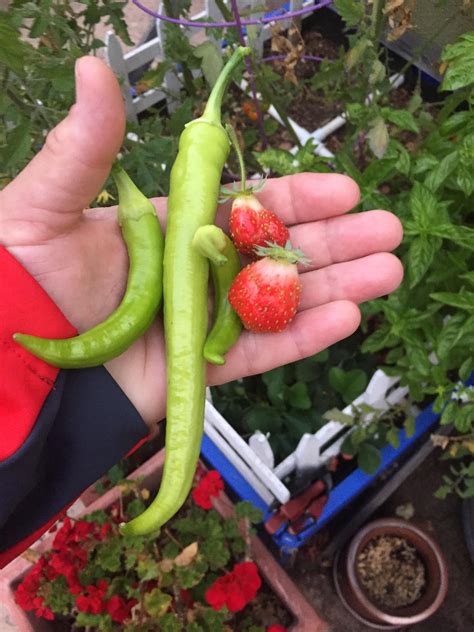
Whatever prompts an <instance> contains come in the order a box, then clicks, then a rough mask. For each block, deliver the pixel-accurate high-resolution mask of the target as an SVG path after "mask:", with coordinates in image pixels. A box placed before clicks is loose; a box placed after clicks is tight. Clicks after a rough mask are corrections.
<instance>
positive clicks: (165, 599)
mask: <svg viewBox="0 0 474 632" xmlns="http://www.w3.org/2000/svg"><path fill="white" fill-rule="evenodd" d="M172 601H173V598H172V597H171V595H167V594H166V593H164V592H162V591H161V590H160V589H159V588H154V589H153V590H152V591H150V592H147V593H145V596H144V598H143V604H144V606H145V610H146V611H147V612H148V614H149V615H150V616H152V617H153V618H156V619H161V617H162V616H163V615H164V614H165V612H167V611H168V610H169V608H170V606H171V603H172Z"/></svg>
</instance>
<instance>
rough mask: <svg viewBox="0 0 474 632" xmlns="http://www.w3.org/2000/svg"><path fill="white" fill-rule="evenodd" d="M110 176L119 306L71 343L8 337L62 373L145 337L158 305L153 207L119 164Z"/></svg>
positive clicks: (157, 232)
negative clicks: (125, 260) (118, 247)
mask: <svg viewBox="0 0 474 632" xmlns="http://www.w3.org/2000/svg"><path fill="white" fill-rule="evenodd" d="M112 175H113V177H114V180H115V183H116V185H117V189H118V195H119V207H118V220H119V224H120V227H121V231H122V235H123V239H124V241H125V243H126V246H127V252H128V257H129V272H128V280H127V287H126V289H125V294H124V296H123V298H122V301H121V303H120V305H119V306H118V307H117V309H116V310H115V311H114V312H113V313H112V314H111V315H110V316H109V317H108V318H107V319H106V320H104V321H103V322H101V323H99V324H98V325H97V326H96V327H93V328H92V329H89V330H88V331H86V332H84V333H82V334H80V335H79V336H74V337H73V338H61V339H49V338H40V337H37V336H30V335H27V334H19V333H16V334H14V335H13V338H14V339H15V340H16V342H18V343H19V344H20V345H21V346H22V347H25V349H28V351H31V353H33V354H34V355H35V356H37V357H38V358H42V359H43V360H45V361H46V362H48V363H49V364H52V365H53V366H57V367H60V368H63V369H71V368H83V367H91V366H98V365H100V364H103V363H104V362H107V361H108V360H111V359H112V358H115V357H116V356H118V355H120V354H121V353H123V352H124V351H125V350H126V349H127V348H128V347H129V346H130V345H131V344H132V343H133V342H134V341H135V340H136V339H137V338H140V336H142V335H143V334H144V333H145V331H146V330H147V329H148V327H149V326H150V325H151V323H152V322H153V319H154V318H155V316H156V313H157V311H158V309H159V307H160V304H161V298H162V286H163V249H164V239H163V233H162V230H161V227H160V223H159V221H158V219H157V216H156V211H155V207H154V206H153V204H152V203H151V202H150V201H149V200H148V199H147V198H146V197H145V196H144V195H143V193H141V192H140V191H139V190H138V188H137V187H136V186H135V185H134V184H133V182H132V181H131V180H130V178H129V177H128V175H127V174H126V173H125V171H124V170H123V169H122V168H121V167H120V166H119V165H118V164H116V165H114V167H113V169H112Z"/></svg>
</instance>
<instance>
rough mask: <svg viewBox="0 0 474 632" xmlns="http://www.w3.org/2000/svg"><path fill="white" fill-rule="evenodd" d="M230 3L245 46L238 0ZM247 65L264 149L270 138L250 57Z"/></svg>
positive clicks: (240, 38)
mask: <svg viewBox="0 0 474 632" xmlns="http://www.w3.org/2000/svg"><path fill="white" fill-rule="evenodd" d="M230 4H231V7H232V13H233V15H234V18H235V21H236V23H237V28H238V31H239V40H240V44H241V46H245V37H244V33H243V31H242V20H241V19H240V13H239V7H238V5H237V0H231V2H230ZM245 67H246V68H247V72H248V75H249V86H250V90H251V92H252V99H253V102H254V105H255V111H256V113H257V123H258V131H259V134H260V139H261V141H262V149H266V148H267V147H268V138H267V135H266V134H265V126H264V123H263V113H262V108H261V107H260V103H259V100H258V98H257V89H256V87H255V76H254V74H253V69H252V63H251V61H250V59H249V58H248V57H246V58H245Z"/></svg>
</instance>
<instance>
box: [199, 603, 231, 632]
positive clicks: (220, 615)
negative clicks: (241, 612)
mask: <svg viewBox="0 0 474 632" xmlns="http://www.w3.org/2000/svg"><path fill="white" fill-rule="evenodd" d="M200 614H201V618H202V620H203V623H205V625H206V630H209V632H211V631H212V632H224V630H225V627H224V626H225V620H226V619H227V614H228V613H227V609H226V608H223V609H222V610H217V611H216V610H213V609H212V608H203V609H202V610H201V612H200Z"/></svg>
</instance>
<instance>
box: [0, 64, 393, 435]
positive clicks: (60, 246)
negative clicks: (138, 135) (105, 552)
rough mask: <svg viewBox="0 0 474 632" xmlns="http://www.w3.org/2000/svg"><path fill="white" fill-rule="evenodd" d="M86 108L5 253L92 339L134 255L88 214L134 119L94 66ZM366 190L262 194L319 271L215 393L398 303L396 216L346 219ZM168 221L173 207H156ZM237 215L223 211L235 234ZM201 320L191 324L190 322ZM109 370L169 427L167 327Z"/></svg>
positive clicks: (54, 146)
mask: <svg viewBox="0 0 474 632" xmlns="http://www.w3.org/2000/svg"><path fill="white" fill-rule="evenodd" d="M76 85H77V98H76V104H75V105H74V106H73V107H72V108H71V111H70V113H69V115H68V116H67V118H66V119H65V120H64V121H62V122H61V123H60V124H59V125H58V127H56V128H55V129H54V130H52V131H51V132H50V134H49V136H48V138H47V141H46V143H45V145H44V147H43V148H42V150H41V151H40V152H39V154H38V155H37V156H36V157H35V158H34V159H33V160H32V161H31V163H30V164H29V165H28V166H27V167H26V168H25V170H24V171H23V172H22V173H21V174H20V175H19V176H18V177H17V178H16V179H15V180H14V181H13V182H11V183H10V184H9V185H8V186H7V187H6V188H5V189H4V190H3V191H1V192H0V243H1V244H2V245H4V246H5V247H6V248H7V249H8V250H9V251H10V252H11V253H12V254H13V255H14V256H15V257H16V258H17V259H18V260H19V261H20V262H21V263H22V264H23V265H24V266H25V268H26V269H27V270H28V271H29V272H30V273H31V274H32V275H33V276H34V277H35V278H36V280H37V281H38V282H39V283H40V284H41V285H42V287H43V288H44V289H45V290H46V291H47V292H48V294H49V295H50V296H51V298H52V299H53V300H54V301H55V303H56V304H57V305H58V306H59V307H60V308H61V309H62V311H63V313H64V314H65V315H66V317H67V318H68V319H69V321H70V322H71V323H72V324H73V325H74V326H75V327H76V328H77V329H78V330H79V331H80V332H82V331H85V330H87V329H89V328H90V327H92V326H94V325H96V324H97V323H99V322H100V321H101V320H103V319H104V318H106V317H107V316H108V315H109V314H110V313H111V312H112V311H113V310H114V309H115V307H116V306H117V305H118V303H119V301H120V299H121V297H122V295H123V291H124V289H125V284H126V279H127V266H128V261H127V254H126V250H125V246H124V243H123V240H122V238H121V235H120V230H119V228H118V225H117V221H116V209H115V207H111V208H108V209H87V207H88V206H89V204H90V203H91V201H92V200H94V199H95V197H96V196H97V193H98V192H99V191H100V190H101V188H102V186H103V183H104V182H105V180H106V178H107V176H108V173H109V171H110V167H111V164H112V161H113V159H114V158H115V157H116V155H117V152H118V151H119V148H120V146H121V143H122V140H123V134H124V126H125V116H124V108H123V102H122V96H121V94H120V88H119V86H118V83H117V81H116V79H115V77H114V75H113V73H112V72H111V71H110V70H109V69H108V68H107V66H106V65H105V64H104V63H103V62H101V61H100V60H99V59H96V58H93V57H84V58H82V59H81V60H80V61H79V62H78V64H77V66H76ZM358 196H359V191H358V188H357V185H356V184H355V183H354V182H353V181H352V180H351V179H350V178H348V177H346V176H343V175H337V174H298V175H295V176H289V177H284V178H278V179H274V180H270V181H268V182H267V184H266V185H265V187H264V190H263V191H262V192H261V193H260V194H259V198H260V200H261V201H262V203H263V204H264V205H266V206H267V207H268V208H271V209H272V210H274V211H275V212H276V213H277V214H278V215H279V216H280V217H281V218H282V220H283V221H284V222H285V223H286V224H287V225H288V226H290V234H291V242H292V244H293V245H294V246H296V247H299V248H301V249H302V250H303V251H304V253H305V254H306V256H307V257H309V258H310V259H311V264H310V266H308V267H306V268H305V269H304V271H302V272H303V273H302V276H301V279H302V284H303V293H302V301H301V305H300V308H299V312H298V314H297V316H296V318H295V320H294V321H293V322H292V323H291V325H290V326H289V327H288V328H287V329H286V330H285V331H284V332H283V333H281V334H258V335H256V334H250V333H249V332H244V333H243V334H242V335H241V337H240V340H239V342H238V343H237V345H236V346H235V347H234V348H233V349H231V351H230V352H229V353H228V354H227V361H226V364H225V365H224V366H222V367H214V366H210V367H209V371H208V379H209V383H210V384H216V383H222V382H227V381H230V380H232V379H236V378H237V377H242V376H245V375H250V374H254V373H261V372H263V371H267V370H269V369H271V368H273V367H276V366H279V365H282V364H286V363H288V362H294V361H295V360H298V359H300V358H303V357H305V356H309V355H312V354H314V353H317V352H318V351H321V350H322V349H324V348H325V347H327V346H329V345H331V344H333V343H335V342H337V341H338V340H340V339H342V338H344V337H346V336H348V335H350V334H351V333H353V332H354V330H355V329H356V328H357V327H358V325H359V319H360V315H359V310H358V307H357V303H360V302H363V301H367V300H369V299H372V298H375V297H377V296H381V295H384V294H387V293H389V292H391V291H393V290H394V289H395V288H396V287H397V286H398V285H399V283H400V282H401V279H402V274H403V273H402V267H401V264H400V262H399V261H398V259H397V258H396V257H395V256H393V255H392V254H390V252H389V251H391V250H392V249H394V248H395V247H396V246H397V245H398V244H399V242H400V240H401V236H402V230H401V226H400V222H399V221H398V219H397V218H396V217H395V216H394V215H392V214H391V213H388V212H387V211H380V210H374V211H367V212H364V213H359V214H351V215H344V214H345V213H346V212H347V211H348V210H350V209H351V208H353V207H354V206H355V205H356V204H357V201H358ZM153 202H154V203H155V206H156V209H157V213H158V215H159V217H160V221H161V222H162V225H163V227H164V225H165V221H166V200H165V199H164V198H158V199H155V200H153ZM84 209H87V210H85V211H84ZM227 212H228V209H226V208H222V209H220V210H219V215H218V221H219V223H220V224H221V225H222V226H224V227H225V226H226V217H227ZM190 316H191V315H190ZM106 366H107V369H108V370H109V371H110V373H111V374H112V376H113V377H114V378H115V380H116V381H117V382H118V384H119V385H120V386H121V388H122V389H123V390H124V391H125V393H126V394H127V396H128V397H129V398H130V400H131V401H132V402H133V403H134V405H135V406H136V407H137V409H138V411H139V412H140V413H141V415H142V416H143V418H144V420H145V422H146V423H147V424H148V425H149V426H150V427H151V426H153V425H154V423H156V422H157V421H158V420H159V419H161V418H162V417H163V416H164V411H165V400H166V382H165V359H164V338H163V331H162V327H161V322H160V321H159V319H157V322H156V323H155V324H154V325H153V326H152V327H151V328H150V329H149V330H148V332H147V333H146V334H145V336H143V337H142V338H141V339H140V340H138V341H137V342H136V343H134V344H133V345H132V347H130V348H129V349H128V350H127V351H126V352H125V353H124V354H122V355H121V356H120V357H118V358H116V359H114V360H113V361H111V362H109V363H107V365H106Z"/></svg>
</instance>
